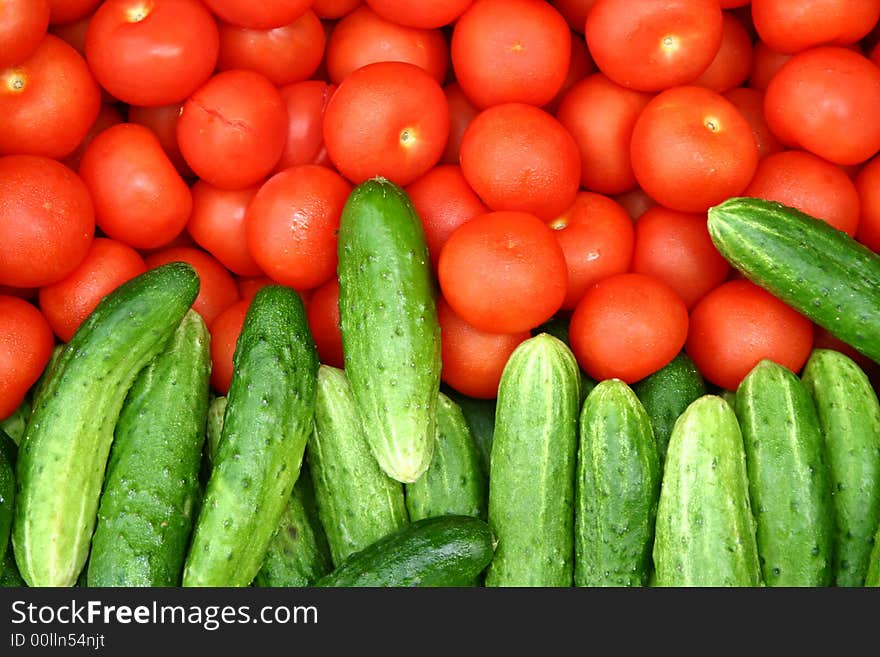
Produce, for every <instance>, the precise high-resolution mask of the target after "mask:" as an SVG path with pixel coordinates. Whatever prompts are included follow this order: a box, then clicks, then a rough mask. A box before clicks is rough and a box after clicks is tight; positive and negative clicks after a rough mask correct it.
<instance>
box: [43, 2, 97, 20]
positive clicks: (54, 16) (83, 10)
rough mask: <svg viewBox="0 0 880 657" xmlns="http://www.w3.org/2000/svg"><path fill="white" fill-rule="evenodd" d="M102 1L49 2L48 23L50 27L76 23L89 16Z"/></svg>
mask: <svg viewBox="0 0 880 657" xmlns="http://www.w3.org/2000/svg"><path fill="white" fill-rule="evenodd" d="M101 1H102V0H49V4H50V5H52V13H51V14H50V16H49V22H50V23H51V24H52V25H64V24H66V23H72V22H74V21H78V20H80V19H81V18H85V17H86V16H88V15H89V14H91V13H92V12H93V11H94V10H95V8H96V7H97V6H98V5H99V4H101Z"/></svg>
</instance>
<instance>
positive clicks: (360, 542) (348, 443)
mask: <svg viewBox="0 0 880 657" xmlns="http://www.w3.org/2000/svg"><path fill="white" fill-rule="evenodd" d="M367 435H368V433H367V431H366V430H365V427H364V424H363V422H362V419H361V415H360V413H359V411H358V406H357V402H356V401H355V398H354V393H353V392H352V387H351V384H350V383H349V381H348V378H347V377H346V375H345V372H344V371H343V370H341V369H338V368H335V367H332V366H330V365H326V364H322V365H321V366H320V367H319V369H318V393H317V401H316V403H315V421H314V429H313V431H312V435H311V436H310V437H309V442H308V446H307V448H306V450H307V457H308V460H309V467H310V468H311V473H312V478H313V480H314V488H315V502H316V504H317V508H318V516H319V518H320V519H321V524H322V525H323V526H324V529H325V531H326V533H327V542H328V543H329V544H330V554H331V556H332V559H333V563H334V565H338V564H340V563H341V562H342V561H343V560H344V559H345V558H346V557H348V555H350V554H351V553H353V552H357V551H358V550H362V549H363V548H365V547H366V546H367V545H369V544H371V543H373V542H374V541H376V540H378V539H380V538H382V537H383V536H385V535H386V534H390V533H392V532H394V531H396V530H397V529H400V528H401V527H403V526H404V525H406V524H407V523H408V522H409V517H408V516H407V512H406V501H405V499H404V492H403V484H401V483H400V482H399V481H396V480H394V479H392V478H391V477H389V476H388V475H387V474H385V473H384V472H383V471H382V469H381V468H380V467H379V464H378V463H377V462H376V459H375V458H373V455H372V453H371V452H370V446H369V443H368V440H367Z"/></svg>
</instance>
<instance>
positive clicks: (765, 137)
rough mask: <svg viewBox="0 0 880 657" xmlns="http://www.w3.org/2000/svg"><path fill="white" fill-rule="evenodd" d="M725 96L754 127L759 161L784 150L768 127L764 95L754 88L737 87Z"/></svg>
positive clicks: (725, 93)
mask: <svg viewBox="0 0 880 657" xmlns="http://www.w3.org/2000/svg"><path fill="white" fill-rule="evenodd" d="M723 96H724V97H725V98H726V99H727V100H729V101H730V102H731V103H733V104H734V105H735V106H736V108H737V109H738V110H739V111H740V113H741V114H742V115H743V118H745V120H746V121H748V123H749V125H750V126H751V127H752V136H753V137H754V138H755V145H756V146H757V147H758V159H759V160H760V159H762V158H764V157H766V156H768V155H771V154H773V153H778V152H779V151H781V150H783V148H784V147H783V146H782V144H781V143H780V142H779V140H778V139H777V138H776V135H774V134H773V131H772V130H770V126H768V125H767V119H766V118H765V117H764V93H763V92H762V91H758V90H757V89H753V88H752V87H735V88H734V89H730V90H729V91H726V92H724V94H723Z"/></svg>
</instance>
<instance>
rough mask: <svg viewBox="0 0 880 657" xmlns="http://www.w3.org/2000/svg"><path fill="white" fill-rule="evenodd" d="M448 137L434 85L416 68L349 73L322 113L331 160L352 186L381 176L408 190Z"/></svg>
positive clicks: (384, 66)
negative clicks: (405, 186)
mask: <svg viewBox="0 0 880 657" xmlns="http://www.w3.org/2000/svg"><path fill="white" fill-rule="evenodd" d="M448 136H449V107H448V105H447V104H446V97H445V96H444V94H443V89H442V87H440V85H439V84H438V83H437V81H436V80H435V79H434V78H432V77H431V76H430V75H428V74H427V73H426V72H425V71H424V70H422V69H421V68H419V67H418V66H416V65H415V64H408V63H406V62H377V63H375V64H367V65H366V66H364V67H362V68H359V69H357V70H356V71H354V72H353V73H351V74H350V75H349V76H348V77H347V78H345V80H344V81H343V82H342V84H340V85H339V88H338V89H336V93H334V94H333V96H332V98H330V102H329V103H328V104H327V110H326V111H325V112H324V144H325V146H326V147H327V153H328V155H329V156H330V160H331V161H332V162H333V164H334V165H335V166H336V168H337V169H338V170H339V172H340V173H341V174H342V175H344V176H345V177H346V178H348V179H349V180H351V181H352V182H353V183H355V184H357V183H360V182H362V181H364V180H366V179H367V178H371V177H373V176H384V177H386V178H388V179H389V180H391V181H393V182H395V183H397V184H398V185H408V184H409V183H411V182H412V181H413V180H415V179H416V178H418V177H419V176H421V175H423V174H424V173H425V172H427V171H428V169H430V168H431V167H433V166H434V165H435V164H436V163H437V161H438V160H439V159H440V156H441V155H442V154H443V149H444V148H445V147H446V140H447V138H448Z"/></svg>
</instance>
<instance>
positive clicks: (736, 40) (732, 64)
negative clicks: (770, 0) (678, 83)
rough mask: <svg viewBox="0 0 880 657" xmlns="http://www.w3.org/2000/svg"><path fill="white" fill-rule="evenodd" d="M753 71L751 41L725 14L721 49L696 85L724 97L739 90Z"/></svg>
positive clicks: (732, 16)
mask: <svg viewBox="0 0 880 657" xmlns="http://www.w3.org/2000/svg"><path fill="white" fill-rule="evenodd" d="M751 70H752V37H751V35H750V34H749V32H748V30H747V29H746V27H745V25H743V24H742V21H740V20H739V19H738V18H736V17H735V16H734V15H733V14H731V13H729V12H724V22H723V24H722V32H721V46H720V47H719V48H718V52H717V53H716V54H715V58H714V59H713V60H712V63H711V64H709V66H708V67H707V68H706V69H705V70H704V71H703V72H702V73H701V74H700V76H699V77H698V78H697V79H696V80H694V84H696V85H699V86H701V87H706V88H707V89H711V90H712V91H717V92H719V93H723V92H725V91H728V90H730V89H733V88H735V87H738V86H740V85H741V84H742V83H743V82H745V81H746V80H747V79H748V77H749V73H751Z"/></svg>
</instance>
